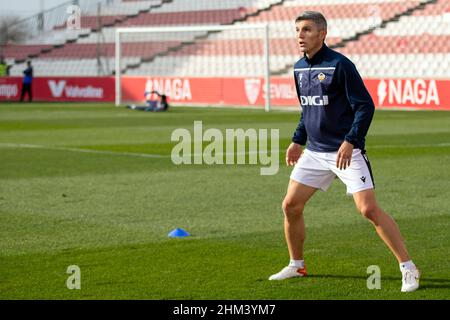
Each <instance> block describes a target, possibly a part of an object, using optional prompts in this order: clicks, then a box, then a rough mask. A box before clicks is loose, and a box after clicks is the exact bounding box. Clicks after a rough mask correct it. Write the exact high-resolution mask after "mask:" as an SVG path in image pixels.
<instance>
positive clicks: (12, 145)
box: [0, 143, 170, 158]
mask: <svg viewBox="0 0 450 320" xmlns="http://www.w3.org/2000/svg"><path fill="white" fill-rule="evenodd" d="M0 147H5V148H29V149H46V150H57V151H71V152H82V153H95V154H107V155H118V156H131V157H142V158H170V156H167V155H162V154H151V153H135V152H115V151H106V150H92V149H80V148H65V147H52V146H42V145H37V144H22V143H0Z"/></svg>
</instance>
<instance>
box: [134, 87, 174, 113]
mask: <svg viewBox="0 0 450 320" xmlns="http://www.w3.org/2000/svg"><path fill="white" fill-rule="evenodd" d="M152 94H156V95H157V96H158V97H159V100H154V99H150V98H148V99H147V100H146V102H147V105H145V106H137V105H134V104H131V105H128V106H127V108H128V109H132V110H141V111H153V112H160V111H167V110H168V109H169V103H168V102H167V96H166V95H165V94H161V93H159V92H158V91H150V92H148V91H146V92H145V93H144V95H145V96H146V97H151V95H152Z"/></svg>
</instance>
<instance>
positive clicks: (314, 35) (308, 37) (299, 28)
mask: <svg viewBox="0 0 450 320" xmlns="http://www.w3.org/2000/svg"><path fill="white" fill-rule="evenodd" d="M295 30H296V32H297V42H298V45H299V48H300V52H303V53H306V55H308V56H311V55H314V54H315V53H316V52H317V51H318V50H319V49H320V47H321V46H322V43H323V41H324V40H325V36H326V34H327V32H326V31H325V30H319V28H318V26H317V25H316V24H315V23H314V21H311V20H303V21H299V22H297V23H296V24H295Z"/></svg>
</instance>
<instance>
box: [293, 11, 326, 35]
mask: <svg viewBox="0 0 450 320" xmlns="http://www.w3.org/2000/svg"><path fill="white" fill-rule="evenodd" d="M304 20H311V21H313V22H314V23H315V24H316V25H317V27H318V28H319V29H320V30H325V31H326V30H327V20H326V19H325V17H324V16H323V14H321V13H320V12H318V11H305V12H303V13H302V14H301V15H299V16H298V17H297V19H295V23H297V22H300V21H304Z"/></svg>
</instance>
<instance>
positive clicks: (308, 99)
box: [300, 96, 328, 106]
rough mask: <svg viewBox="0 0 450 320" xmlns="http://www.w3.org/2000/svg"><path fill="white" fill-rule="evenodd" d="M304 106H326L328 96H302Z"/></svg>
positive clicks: (301, 100) (301, 101)
mask: <svg viewBox="0 0 450 320" xmlns="http://www.w3.org/2000/svg"><path fill="white" fill-rule="evenodd" d="M300 103H301V105H302V106H326V105H328V96H322V97H321V96H300Z"/></svg>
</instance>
